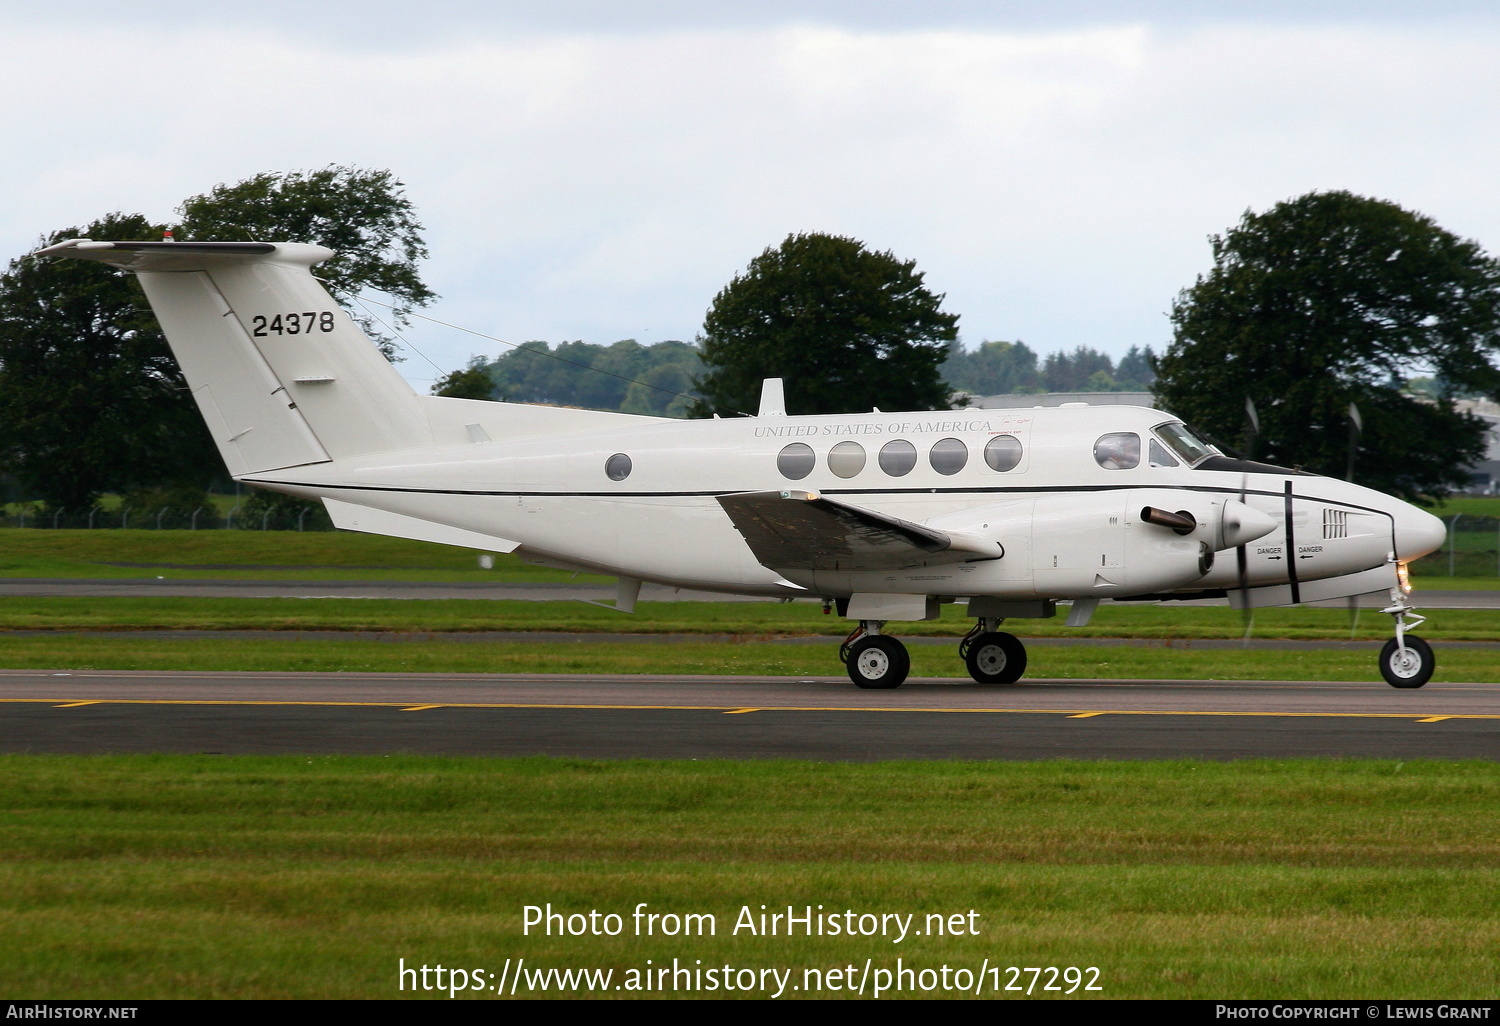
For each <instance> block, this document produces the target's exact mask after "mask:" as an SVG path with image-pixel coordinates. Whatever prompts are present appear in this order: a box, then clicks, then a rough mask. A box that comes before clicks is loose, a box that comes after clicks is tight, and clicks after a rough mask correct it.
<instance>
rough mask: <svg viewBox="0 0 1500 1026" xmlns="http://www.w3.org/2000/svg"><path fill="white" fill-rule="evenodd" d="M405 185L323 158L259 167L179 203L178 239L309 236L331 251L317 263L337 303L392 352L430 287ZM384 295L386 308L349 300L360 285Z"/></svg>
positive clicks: (283, 239) (277, 239) (380, 173)
mask: <svg viewBox="0 0 1500 1026" xmlns="http://www.w3.org/2000/svg"><path fill="white" fill-rule="evenodd" d="M403 188H404V186H403V185H402V184H401V182H400V181H398V180H397V179H396V177H395V175H393V174H392V173H391V172H390V171H386V170H368V169H363V168H356V167H346V166H340V165H329V166H328V167H325V168H322V169H321V170H318V171H265V172H262V173H261V174H258V175H254V176H252V177H250V178H246V179H245V180H244V181H242V182H236V183H235V184H233V185H224V184H220V185H216V186H214V187H213V188H212V189H210V190H209V191H208V192H206V193H204V194H203V195H201V196H193V197H192V198H190V199H187V200H185V201H183V204H182V206H181V207H179V208H178V211H177V212H178V214H179V215H181V218H182V221H181V223H180V225H179V230H178V234H179V237H180V238H183V239H200V240H213V241H224V240H233V239H249V240H252V241H256V242H310V243H314V244H316V245H319V246H327V247H328V248H329V249H332V250H335V251H336V252H337V255H336V256H334V257H332V258H331V259H329V260H328V261H327V262H326V263H322V264H319V265H318V271H317V274H318V277H319V278H322V279H323V280H324V281H325V282H327V283H328V285H329V288H330V290H331V291H332V292H333V294H334V298H336V299H337V300H338V301H339V303H340V304H341V305H342V306H343V307H344V308H345V309H346V310H348V311H349V314H350V315H351V316H352V317H353V318H354V319H355V320H356V321H357V322H358V323H359V324H360V325H361V327H363V328H364V329H365V332H366V333H367V334H369V336H370V337H371V338H373V339H375V341H376V344H377V345H379V346H380V350H381V352H383V353H385V354H386V356H388V357H391V356H393V354H394V345H393V343H394V339H393V338H392V336H391V335H388V334H386V332H387V331H390V332H392V333H395V332H399V331H400V330H402V329H403V328H405V327H406V326H407V325H408V324H409V323H410V321H409V318H410V314H411V311H412V308H413V307H418V306H424V305H426V304H427V303H430V302H431V301H432V300H433V299H435V298H436V294H435V293H434V292H433V291H432V290H431V289H429V288H428V287H427V286H426V285H425V284H424V283H423V282H422V278H421V275H420V274H419V273H418V270H417V262H418V261H419V260H422V259H425V258H426V256H427V247H426V245H425V243H423V241H422V225H421V224H420V223H419V222H418V221H417V218H416V214H415V212H414V211H413V209H412V205H411V201H410V200H408V199H407V198H406V196H405V194H404V193H403V191H402V190H403ZM366 288H369V289H375V290H376V291H379V292H384V293H386V294H387V295H388V296H390V297H391V299H390V304H391V307H392V309H390V310H388V311H381V312H380V313H373V312H371V311H370V310H369V309H368V308H366V307H363V306H361V305H360V304H358V303H356V302H354V300H353V296H354V294H355V293H358V292H359V291H360V290H361V289H366Z"/></svg>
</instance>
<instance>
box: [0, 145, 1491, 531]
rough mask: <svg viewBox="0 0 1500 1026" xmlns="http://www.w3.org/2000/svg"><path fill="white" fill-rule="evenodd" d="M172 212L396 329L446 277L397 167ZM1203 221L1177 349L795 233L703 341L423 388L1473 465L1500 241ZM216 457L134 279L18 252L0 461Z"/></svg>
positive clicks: (743, 283) (13, 467)
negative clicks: (1133, 431)
mask: <svg viewBox="0 0 1500 1026" xmlns="http://www.w3.org/2000/svg"><path fill="white" fill-rule="evenodd" d="M178 213H179V214H180V220H179V221H178V222H177V223H176V226H175V227H176V229H177V235H178V237H179V238H184V239H196V238H214V239H225V238H257V239H272V240H291V241H305V242H314V243H321V244H325V245H328V246H329V247H330V248H333V249H336V250H338V251H339V257H338V259H336V260H332V261H330V262H329V263H328V264H325V265H323V267H322V269H321V270H320V276H322V277H324V278H326V279H327V280H329V281H330V282H331V283H332V285H333V286H334V289H335V295H336V296H337V297H338V298H339V301H340V302H341V303H344V304H345V305H346V309H349V310H350V312H351V314H353V315H354V316H355V317H356V318H357V319H360V320H362V321H364V322H365V323H366V324H367V327H368V328H369V329H370V330H371V334H372V336H374V337H375V339H376V343H377V344H378V345H381V346H382V347H383V348H385V349H386V350H387V351H388V352H389V349H390V347H391V343H392V338H391V336H393V335H395V334H396V333H397V332H399V330H400V328H401V327H402V325H403V324H404V323H405V322H406V318H407V316H408V315H409V313H410V312H411V310H412V309H413V308H414V307H417V306H420V305H423V304H425V303H427V302H429V301H430V300H431V299H432V298H433V294H432V292H431V290H429V289H428V288H427V287H426V286H425V285H424V284H423V283H422V281H421V277H420V274H419V273H418V270H417V262H418V261H419V260H420V259H421V258H423V257H424V256H425V255H426V250H425V247H424V244H423V241H422V238H421V225H420V224H419V223H418V222H417V220H416V218H415V215H414V212H413V210H412V207H411V204H410V203H409V201H407V199H406V198H405V196H404V195H403V193H402V187H401V183H400V182H399V181H396V180H395V179H394V177H393V176H392V175H391V174H390V172H388V171H364V170H360V169H356V168H348V167H330V168H325V169H323V170H322V171H317V172H288V173H266V174H262V175H256V176H254V177H252V178H250V179H247V180H245V181H244V182H240V183H237V184H234V185H220V186H218V187H216V188H214V189H212V190H210V191H209V192H207V193H204V194H203V195H200V196H195V197H191V198H190V199H188V200H186V201H185V202H184V203H183V205H182V206H181V207H180V208H179V211H178ZM163 227H164V226H162V225H158V224H154V223H152V222H151V221H149V220H148V219H147V218H145V217H143V216H141V215H139V214H122V213H117V214H111V215H108V216H107V217H103V218H100V219H98V220H96V221H94V222H93V223H91V224H88V225H84V226H81V227H75V228H68V229H65V230H63V231H58V232H54V233H52V234H51V235H49V236H48V237H46V238H44V239H41V240H39V244H48V243H52V242H57V241H61V240H62V239H66V238H70V237H76V236H88V237H91V238H95V239H115V240H121V239H150V238H159V237H160V235H161V232H162V229H163ZM1211 242H1212V246H1213V267H1212V269H1211V270H1209V271H1208V272H1207V273H1206V274H1204V275H1203V276H1201V277H1200V278H1199V279H1198V281H1197V282H1196V283H1195V284H1194V285H1193V286H1191V287H1190V288H1188V289H1186V290H1185V291H1184V292H1182V293H1181V294H1180V295H1179V297H1178V299H1177V301H1176V302H1175V303H1174V304H1173V307H1172V326H1173V336H1172V340H1171V343H1170V345H1169V346H1168V347H1167V349H1166V350H1165V351H1164V352H1163V353H1161V354H1160V355H1157V354H1154V353H1153V352H1152V351H1151V349H1150V348H1139V347H1137V348H1133V349H1131V350H1130V351H1129V352H1128V353H1127V354H1126V355H1125V356H1124V357H1122V358H1121V359H1120V360H1119V361H1118V362H1115V361H1113V360H1111V358H1110V357H1109V356H1108V355H1107V354H1105V353H1102V352H1100V351H1098V350H1095V349H1093V348H1091V347H1088V346H1079V347H1077V348H1075V349H1073V350H1071V351H1066V352H1056V353H1050V354H1047V355H1045V356H1042V355H1039V354H1038V353H1036V352H1035V351H1034V350H1032V349H1031V348H1030V347H1029V346H1027V345H1026V344H1025V343H1022V342H1019V341H1015V342H1007V341H987V342H984V343H983V344H981V345H980V346H979V347H978V348H977V349H975V350H973V351H972V352H966V351H964V350H963V349H962V348H960V347H959V346H958V343H957V337H958V316H957V315H956V314H953V313H949V312H946V311H944V310H943V308H942V304H943V300H944V296H943V295H942V294H940V293H935V292H933V291H932V290H931V289H930V288H928V286H927V285H926V283H925V281H924V277H923V274H922V273H921V272H919V271H918V270H916V264H915V261H912V260H908V259H901V258H898V257H896V256H895V255H894V254H892V253H890V252H880V251H873V250H870V249H868V248H866V247H865V245H864V244H863V243H862V242H860V241H858V240H855V239H850V238H846V237H842V236H833V235H824V234H818V233H796V234H793V235H789V236H788V237H787V238H786V239H785V240H784V241H783V242H782V243H781V244H780V245H779V246H773V247H768V248H767V249H766V250H765V251H764V252H763V253H761V254H760V255H759V256H757V257H755V258H754V259H752V260H751V261H750V262H749V264H748V265H747V266H746V268H745V269H744V270H743V271H742V272H740V273H738V274H735V275H734V276H733V278H732V279H731V281H730V282H729V284H728V285H726V286H725V287H724V289H722V290H721V291H720V292H719V293H718V294H717V295H716V296H715V297H714V299H713V301H712V303H711V304H710V306H709V309H708V312H707V314H706V316H705V318H704V326H703V331H702V333H701V334H700V335H699V336H698V338H697V340H696V342H695V343H688V342H680V341H672V342H660V343H657V344H655V345H650V346H643V345H641V344H639V343H638V342H636V341H634V340H630V339H626V340H623V341H620V342H616V343H614V344H612V345H597V344H591V343H586V342H578V341H575V342H563V343H560V344H557V345H555V346H551V345H548V344H547V343H545V342H528V343H525V344H524V345H522V346H519V347H517V348H516V349H513V350H510V351H508V352H506V353H503V354H500V355H499V356H497V357H495V358H493V359H487V358H484V357H475V358H473V359H472V360H470V362H469V364H468V365H467V366H466V367H463V368H460V369H458V370H455V371H454V372H452V373H451V374H449V375H447V376H446V377H445V378H444V379H443V380H442V381H439V382H438V383H437V385H435V386H434V389H433V390H434V391H435V392H438V393H439V394H445V395H458V396H463V397H467V398H476V399H505V400H510V401H515V402H537V403H554V404H558V405H566V406H579V407H585V408H593V409H614V410H623V411H626V412H630V413H642V414H652V415H666V416H700V417H701V416H708V415H711V414H720V415H723V416H734V415H738V414H741V413H753V412H755V410H756V409H757V408H758V404H759V397H760V390H761V381H762V379H763V378H767V377H781V378H783V379H785V381H786V408H787V411H788V412H789V413H791V414H814V413H848V412H864V411H867V410H869V409H870V408H871V407H873V406H879V407H880V408H882V409H888V410H897V409H900V410H937V409H946V408H948V407H949V406H950V405H951V403H952V402H953V394H954V392H955V390H959V391H963V392H968V393H972V394H977V395H989V394H999V393H1007V392H1011V393H1014V392H1039V391H1091V390H1119V391H1139V390H1144V389H1146V388H1150V389H1152V390H1153V391H1154V392H1155V394H1156V396H1157V399H1158V403H1159V405H1161V406H1163V407H1164V408H1166V409H1169V410H1171V411H1172V412H1174V413H1177V414H1179V415H1181V416H1183V417H1184V418H1185V419H1187V420H1189V421H1190V422H1193V423H1195V424H1197V425H1199V426H1200V427H1202V428H1204V429H1206V430H1207V431H1209V432H1210V433H1211V434H1214V435H1216V436H1218V437H1219V438H1221V439H1224V440H1226V441H1234V440H1236V439H1238V440H1239V441H1240V442H1241V444H1242V445H1243V446H1244V447H1245V448H1246V449H1250V450H1253V455H1255V456H1257V457H1260V458H1263V459H1268V460H1271V461H1273V462H1276V463H1279V464H1283V465H1294V466H1302V467H1306V468H1308V469H1312V470H1315V471H1319V472H1322V473H1328V474H1333V475H1336V476H1342V475H1343V474H1344V473H1345V471H1346V469H1347V468H1348V466H1350V465H1351V464H1350V462H1349V461H1350V459H1351V458H1350V456H1349V453H1350V452H1352V453H1353V458H1352V466H1353V467H1354V475H1355V478H1356V480H1359V481H1360V482H1361V483H1365V484H1370V485H1372V486H1374V487H1377V488H1381V489H1383V490H1386V491H1393V492H1396V493H1398V494H1402V495H1406V496H1408V497H1413V498H1421V497H1440V496H1441V495H1443V494H1444V493H1445V492H1446V491H1447V490H1449V489H1450V488H1452V487H1455V486H1457V485H1460V484H1461V483H1462V481H1463V479H1464V477H1465V471H1464V466H1465V464H1467V463H1470V462H1472V461H1473V460H1474V459H1475V458H1476V457H1477V455H1478V453H1479V452H1480V451H1481V450H1482V447H1483V437H1484V426H1483V423H1482V422H1481V421H1479V420H1478V419H1476V418H1474V417H1472V416H1468V415H1466V414H1463V413H1461V412H1459V411H1458V410H1457V409H1456V408H1455V407H1454V405H1453V399H1454V398H1455V397H1458V396H1492V397H1493V396H1496V395H1500V369H1497V368H1496V366H1495V359H1494V358H1495V356H1496V354H1497V353H1500V262H1497V261H1496V260H1495V259H1494V258H1492V257H1490V256H1488V255H1487V254H1486V253H1484V251H1483V250H1482V249H1480V247H1479V245H1478V244H1477V243H1475V242H1473V241H1472V240H1463V239H1460V238H1458V237H1457V236H1454V235H1453V234H1452V233H1449V232H1446V231H1444V230H1443V229H1441V228H1440V227H1438V226H1437V225H1436V224H1435V223H1434V222H1433V221H1432V220H1431V219H1430V218H1427V217H1424V216H1423V215H1421V214H1417V213H1415V212H1412V211H1407V210H1404V209H1402V208H1401V207H1399V206H1397V205H1396V204H1394V203H1390V202H1387V201H1384V200H1375V199H1369V198H1366V197H1359V196H1354V195H1352V194H1350V193H1346V192H1328V193H1310V194H1308V195H1306V196H1303V197H1298V198H1296V199H1294V200H1289V201H1287V202H1285V203H1281V204H1277V205H1276V206H1275V207H1273V208H1272V209H1271V210H1269V211H1267V212H1265V213H1261V214H1256V213H1252V212H1247V213H1246V215H1245V217H1244V219H1243V220H1242V221H1241V222H1240V224H1239V225H1238V226H1236V227H1234V228H1232V229H1230V230H1229V231H1227V232H1226V233H1225V234H1224V235H1223V236H1214V237H1212V238H1211ZM366 286H369V287H373V288H376V289H380V290H382V291H383V292H385V293H386V294H387V295H388V296H390V297H393V298H392V303H393V305H394V307H395V309H394V310H392V311H389V312H385V311H381V312H380V313H379V315H378V316H375V315H372V314H370V313H369V311H367V310H366V309H365V308H363V307H361V306H359V305H357V304H353V303H352V300H351V299H350V293H351V292H353V291H355V290H358V289H360V288H363V287H366ZM1414 378H1416V379H1419V380H1418V382H1417V384H1418V385H1419V389H1414V388H1413V387H1412V380H1413V379H1414ZM1153 379H1154V380H1153ZM1421 379H1425V380H1421ZM1420 390H1425V394H1420ZM1414 391H1417V392H1419V394H1413V393H1414ZM1246 400H1250V401H1252V402H1253V403H1254V404H1255V407H1256V408H1257V409H1258V410H1259V428H1258V431H1257V432H1251V431H1249V430H1248V427H1247V425H1248V420H1247V418H1246V416H1245V412H1244V411H1245V409H1246ZM1351 404H1353V405H1354V406H1355V407H1356V408H1357V410H1358V411H1360V418H1359V419H1358V420H1356V418H1355V417H1352V416H1351V415H1350V413H1349V410H1350V406H1351ZM1361 425H1362V427H1361ZM1351 431H1353V432H1354V433H1353V434H1352V435H1351ZM1351 438H1352V443H1351ZM1351 444H1352V446H1353V447H1352V449H1351ZM224 477H225V473H224V469H223V465H222V462H221V461H220V459H219V456H218V454H217V452H216V450H215V448H214V447H213V445H212V444H211V440H210V438H209V436H208V434H207V431H206V430H205V428H204V427H203V425H202V422H201V420H200V419H199V417H198V414H197V411H196V409H195V407H194V405H193V403H192V400H191V397H190V395H189V393H188V391H187V389H186V383H185V381H184V380H183V378H182V375H181V372H180V370H179V369H178V368H177V365H176V362H175V360H173V358H172V357H171V355H170V351H169V350H168V348H167V346H166V343H165V339H164V338H163V337H162V334H161V331H160V329H159V327H158V326H157V325H156V322H155V319H154V317H152V316H151V314H150V311H149V309H148V307H147V304H146V303H145V300H144V297H143V295H142V294H141V292H140V289H139V286H138V284H137V283H136V281H135V279H134V276H132V275H130V274H128V273H126V272H122V271H119V270H116V269H114V268H111V267H109V266H107V265H102V264H95V263H88V262H80V261H71V260H35V259H31V258H29V257H22V258H18V259H16V260H13V261H11V263H10V264H9V266H8V268H7V269H6V271H5V273H4V274H3V275H0V481H5V482H13V483H14V492H15V493H16V494H17V495H18V496H19V497H23V498H28V499H29V498H36V497H40V498H42V499H44V500H45V501H46V503H47V504H48V505H49V506H51V507H52V508H63V507H65V508H68V509H74V510H79V509H82V510H86V509H88V508H90V507H91V506H92V504H93V503H95V502H96V501H97V499H98V497H99V496H100V495H101V494H102V493H104V492H116V493H124V494H126V495H127V496H129V495H134V496H137V497H138V498H139V499H140V500H141V501H142V502H143V503H146V502H149V501H150V499H151V498H152V497H156V496H162V495H167V494H173V495H175V496H177V498H176V499H175V500H174V501H175V502H177V503H179V504H181V503H187V502H189V501H192V496H197V495H201V494H202V490H203V489H204V488H205V487H206V486H207V485H208V484H209V483H210V482H213V481H215V480H222V479H224ZM189 492H191V493H192V496H189V495H188V493H189ZM257 502H260V503H276V504H281V505H285V504H287V503H289V502H295V500H288V499H285V498H281V497H274V498H273V497H270V496H262V497H261V498H259V499H257ZM277 512H278V513H279V512H282V511H281V509H280V505H278V506H277Z"/></svg>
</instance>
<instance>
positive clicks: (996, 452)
mask: <svg viewBox="0 0 1500 1026" xmlns="http://www.w3.org/2000/svg"><path fill="white" fill-rule="evenodd" d="M984 462H985V463H986V465H988V466H989V468H990V469H991V470H998V471H1000V473H1002V474H1003V473H1005V472H1006V471H1007V470H1015V469H1016V467H1018V466H1020V465H1021V440H1020V439H1019V438H1017V437H1016V436H1015V435H996V436H995V437H994V438H991V439H990V440H989V441H988V442H985V443H984Z"/></svg>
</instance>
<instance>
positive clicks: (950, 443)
mask: <svg viewBox="0 0 1500 1026" xmlns="http://www.w3.org/2000/svg"><path fill="white" fill-rule="evenodd" d="M927 462H928V463H931V464H932V469H933V470H936V471H937V472H938V473H939V474H942V475H943V476H944V477H952V476H953V475H954V474H957V473H958V472H959V471H960V470H962V469H964V464H966V463H968V462H969V447H968V446H967V445H965V444H964V443H963V442H961V441H959V440H958V439H957V438H939V439H938V440H937V441H936V442H933V443H932V448H931V449H929V450H928V451H927Z"/></svg>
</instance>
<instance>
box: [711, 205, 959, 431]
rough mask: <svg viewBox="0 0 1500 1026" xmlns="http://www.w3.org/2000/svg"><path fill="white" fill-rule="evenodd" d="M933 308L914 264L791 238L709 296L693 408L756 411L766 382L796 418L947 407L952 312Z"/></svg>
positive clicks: (832, 242)
mask: <svg viewBox="0 0 1500 1026" xmlns="http://www.w3.org/2000/svg"><path fill="white" fill-rule="evenodd" d="M942 301H943V297H942V296H941V295H934V294H933V293H932V292H931V291H929V290H928V289H927V287H926V286H925V285H923V284H922V274H921V273H920V272H918V271H917V270H916V262H915V261H911V260H898V259H897V258H896V257H894V256H893V255H891V254H890V253H889V252H884V253H874V252H871V251H869V250H867V249H865V247H864V244H863V243H861V242H858V241H856V240H854V239H850V238H844V237H841V236H835V235H821V234H798V235H790V236H788V237H787V239H786V241H784V242H783V243H782V244H781V245H780V246H779V247H777V248H774V249H767V250H766V251H765V252H764V253H762V254H761V255H760V256H758V257H756V258H755V259H754V260H752V261H751V262H750V266H749V267H748V268H746V270H745V271H744V273H742V274H737V275H735V276H734V278H733V280H731V281H730V283H729V284H728V285H727V286H725V287H724V289H723V290H722V291H721V292H720V293H719V294H718V295H717V296H715V297H714V301H713V305H712V306H711V307H710V308H709V311H708V316H707V317H706V318H705V319H704V322H703V335H702V337H701V338H700V340H699V341H700V346H701V348H702V351H703V362H704V365H705V366H706V368H707V371H706V373H705V374H704V375H703V377H701V378H700V379H699V381H698V389H699V391H700V392H701V393H702V395H703V399H702V401H701V402H700V403H699V404H698V406H697V407H696V409H695V411H694V412H695V413H696V414H697V415H699V416H707V415H709V414H712V413H720V414H725V415H733V414H737V413H751V412H754V411H755V410H756V409H757V408H758V407H759V397H760V390H761V381H762V379H764V378H774V377H780V378H784V379H785V382H786V407H787V411H788V412H790V413H794V414H812V413H849V412H854V411H865V410H869V409H870V408H871V407H872V406H879V407H881V408H883V409H887V410H939V409H947V408H948V407H949V406H950V395H951V391H952V390H951V389H950V388H949V387H948V385H947V384H946V383H945V382H944V381H943V379H942V378H941V376H940V375H939V371H938V368H939V366H940V365H941V364H942V362H943V360H944V358H945V357H946V356H947V354H948V343H949V342H950V341H952V340H953V339H955V338H957V336H958V328H957V324H958V316H957V315H956V314H948V313H944V312H943V311H942V309H941V305H942Z"/></svg>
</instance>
